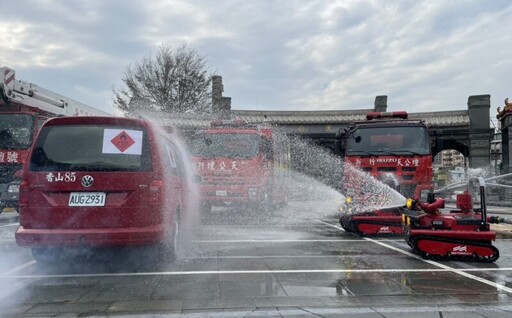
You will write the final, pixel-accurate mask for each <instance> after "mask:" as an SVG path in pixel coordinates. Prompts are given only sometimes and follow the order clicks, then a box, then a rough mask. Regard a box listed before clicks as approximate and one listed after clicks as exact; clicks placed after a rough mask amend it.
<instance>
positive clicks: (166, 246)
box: [156, 212, 181, 263]
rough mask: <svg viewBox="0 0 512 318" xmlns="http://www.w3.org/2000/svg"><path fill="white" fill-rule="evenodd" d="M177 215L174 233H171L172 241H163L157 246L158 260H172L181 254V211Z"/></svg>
mask: <svg viewBox="0 0 512 318" xmlns="http://www.w3.org/2000/svg"><path fill="white" fill-rule="evenodd" d="M176 215H177V217H176V219H175V220H174V226H173V231H172V234H171V235H170V237H169V238H170V239H171V241H169V242H162V243H160V244H158V245H157V246H156V250H157V251H156V253H157V259H158V262H164V263H167V262H170V261H174V260H176V259H177V258H178V256H179V254H180V235H181V233H180V228H181V220H180V214H179V212H178V213H177V214H176Z"/></svg>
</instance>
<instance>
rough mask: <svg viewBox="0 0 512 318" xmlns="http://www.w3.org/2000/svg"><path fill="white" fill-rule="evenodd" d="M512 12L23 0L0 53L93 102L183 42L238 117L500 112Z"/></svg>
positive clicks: (6, 25)
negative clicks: (374, 107) (483, 98)
mask: <svg viewBox="0 0 512 318" xmlns="http://www.w3.org/2000/svg"><path fill="white" fill-rule="evenodd" d="M14 6H16V7H15V8H16V10H17V11H16V12H18V13H17V14H16V15H13V14H9V12H12V10H14ZM511 16H512V5H511V4H509V2H508V1H493V2H482V1H465V2H447V1H393V2H383V1H370V0H369V1H345V0H344V1H329V2H325V1H321V0H316V1H313V0H304V1H302V0H290V1H272V0H260V1H236V0H229V1H217V2H215V3H214V4H213V5H212V3H211V2H209V1H202V0H192V1H185V0H160V1H149V2H148V1H137V0H127V1H115V0H114V1H92V0H91V1H75V2H55V1H49V0H39V1H26V0H20V1H16V4H13V3H9V2H4V3H2V4H0V41H1V43H2V46H0V56H2V63H3V65H6V66H9V67H12V68H15V69H16V70H17V71H19V70H23V74H24V79H25V78H29V79H30V78H34V79H37V80H38V81H39V82H38V84H41V85H42V86H45V85H43V84H44V83H45V82H46V81H48V82H50V83H51V84H52V85H54V84H55V85H56V86H55V87H53V88H54V90H56V91H60V92H66V93H67V92H69V93H74V94H77V96H78V97H82V98H84V99H85V100H87V101H89V102H91V103H94V104H104V103H111V98H106V97H107V96H111V87H112V86H118V85H119V83H120V78H121V77H122V75H123V72H124V70H125V69H126V67H127V66H129V65H131V64H134V63H137V62H138V61H140V60H141V59H142V58H143V57H145V56H148V55H150V54H153V53H154V52H156V49H157V47H158V46H159V45H160V44H162V43H166V44H171V45H180V44H181V43H182V42H187V43H188V45H189V47H191V48H194V49H196V50H198V52H199V53H200V54H201V55H205V56H206V57H207V60H208V62H209V63H210V65H211V68H212V71H215V72H216V73H217V74H219V75H221V76H223V78H224V87H225V92H224V94H225V96H231V97H232V103H233V107H234V108H237V109H267V110H279V109H281V110H294V109H295V110H308V109H309V110H313V109H318V110H320V109H354V108H366V107H369V106H371V104H372V103H373V100H374V97H375V96H376V95H381V94H387V95H388V96H389V104H390V107H391V108H393V109H395V108H400V107H406V108H407V107H408V108H409V109H407V110H418V111H420V110H421V111H422V110H439V109H465V108H466V101H467V97H468V96H469V95H476V94H491V95H492V98H493V99H492V100H493V103H498V105H496V107H497V106H501V105H502V100H503V99H504V98H505V97H506V96H510V97H512V92H511V91H510V90H511V88H510V84H508V83H509V82H510V75H509V73H510V69H511V64H512V56H511V55H510V54H509V53H508V52H509V48H510V34H512V20H511V19H510V17H511ZM43 70H44V72H43ZM18 73H19V74H21V72H18ZM45 74H58V78H60V80H59V81H55V76H54V77H53V78H48V77H49V75H46V76H48V77H45ZM65 78H68V80H67V81H66V80H64V79H65ZM46 86H48V85H46ZM78 97H75V99H79V98H78ZM493 108H494V107H493Z"/></svg>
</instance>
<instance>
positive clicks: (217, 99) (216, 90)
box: [212, 75, 224, 113]
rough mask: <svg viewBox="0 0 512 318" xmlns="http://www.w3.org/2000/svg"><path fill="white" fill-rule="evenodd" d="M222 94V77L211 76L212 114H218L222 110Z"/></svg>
mask: <svg viewBox="0 0 512 318" xmlns="http://www.w3.org/2000/svg"><path fill="white" fill-rule="evenodd" d="M222 92H224V85H222V76H218V75H214V76H212V111H213V112H214V113H218V112H219V111H220V109H221V108H222Z"/></svg>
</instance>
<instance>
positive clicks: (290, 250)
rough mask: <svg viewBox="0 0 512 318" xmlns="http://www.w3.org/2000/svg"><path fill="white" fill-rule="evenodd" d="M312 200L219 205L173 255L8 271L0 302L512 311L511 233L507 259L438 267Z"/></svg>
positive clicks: (40, 311) (218, 313)
mask: <svg viewBox="0 0 512 318" xmlns="http://www.w3.org/2000/svg"><path fill="white" fill-rule="evenodd" d="M308 204H310V206H308ZM314 206H315V204H314V203H310V202H309V203H304V202H292V203H290V205H289V207H288V208H287V209H286V211H276V212H275V213H274V215H272V216H271V217H268V216H266V217H258V216H254V215H252V216H248V215H247V214H243V213H242V214H237V215H238V217H234V216H233V214H234V213H238V212H239V211H237V210H236V209H229V208H222V209H220V208H219V209H214V211H213V213H212V214H211V215H209V216H208V217H206V218H203V219H202V220H201V223H200V224H198V225H197V228H196V229H197V231H196V232H195V233H194V235H193V236H190V240H191V241H190V242H189V244H188V248H187V250H186V251H184V253H183V255H182V257H181V258H178V259H177V260H175V261H172V260H168V261H164V262H161V263H157V262H152V261H151V259H150V258H149V257H146V256H145V255H144V253H142V252H141V251H131V252H130V253H129V252H128V251H125V250H117V251H109V252H105V254H104V255H101V257H97V258H96V259H94V258H92V259H88V260H87V261H84V262H76V261H75V262H65V263H62V264H57V265H56V266H43V265H40V264H35V265H31V266H28V267H26V268H23V269H20V270H18V271H16V272H15V273H11V274H10V275H2V276H0V282H1V285H2V286H3V287H4V288H7V287H10V286H16V285H19V286H20V287H19V288H18V290H17V291H16V290H15V291H14V292H13V293H11V294H10V296H9V297H8V298H4V299H3V305H2V308H3V309H4V312H8V313H12V314H13V315H14V314H15V315H21V316H31V315H32V316H36V315H38V316H46V315H50V314H56V313H60V314H73V313H78V314H82V315H93V316H94V315H97V316H103V315H107V314H141V313H149V312H151V313H166V315H171V314H172V313H175V314H176V315H179V314H182V315H184V316H186V315H193V314H194V313H205V312H207V313H209V314H211V315H212V316H214V317H224V316H223V315H222V313H224V314H227V313H230V314H229V315H231V316H235V317H238V316H248V317H251V315H253V316H262V315H263V316H266V315H269V316H277V314H279V315H283V316H287V315H288V316H293V315H297V316H308V315H311V316H313V315H317V316H326V317H329V316H330V317H343V315H347V316H348V315H349V314H350V315H352V314H354V315H355V314H359V315H360V316H362V317H372V316H373V315H377V316H375V317H391V316H394V314H397V313H402V314H403V313H404V312H408V314H407V315H406V314H404V315H405V316H404V317H425V316H427V317H428V315H427V313H428V314H430V313H432V314H436V315H437V316H435V317H439V312H443V311H445V313H461V315H462V313H465V314H467V313H468V311H471V312H472V313H473V314H475V315H476V316H475V317H480V316H478V315H480V314H479V313H480V312H492V313H493V317H508V316H510V315H512V299H511V297H512V296H511V295H512V289H510V288H512V284H511V282H512V279H511V278H510V277H512V268H511V267H510V264H511V258H512V253H511V252H512V248H511V244H510V242H512V240H508V239H500V240H498V241H497V242H496V246H497V247H498V248H499V249H500V252H501V258H500V259H499V260H498V261H497V262H496V263H495V264H482V263H457V262H442V263H441V266H439V265H438V263H436V262H427V261H424V260H422V259H419V258H415V257H412V256H410V255H408V254H407V253H408V252H410V248H409V247H408V246H407V244H405V242H404V241H403V239H400V238H387V239H378V240H376V241H378V242H380V243H382V244H384V245H379V244H376V243H375V242H374V240H373V239H372V240H367V239H362V238H359V237H357V236H354V235H352V234H347V233H344V232H343V231H342V230H340V229H339V228H337V224H336V218H335V216H332V215H331V216H330V217H329V216H326V215H321V216H320V217H318V218H317V217H316V216H314V215H313V216H309V217H307V214H308V211H311V210H313V207H314ZM317 208H318V207H317ZM331 211H332V210H331ZM244 213H247V212H244ZM326 214H327V213H326ZM240 215H241V216H242V217H243V218H244V219H245V221H244V222H243V225H242V223H240V220H239V216H240ZM386 246H391V247H395V248H398V249H400V250H402V251H403V252H404V253H401V252H397V251H396V250H393V249H391V248H388V247H386ZM11 248H12V247H11ZM23 251H24V253H26V251H25V250H23ZM109 253H110V254H109ZM96 256H100V255H96ZM27 261H30V259H28V260H27ZM462 274H471V275H473V276H474V277H475V278H472V277H473V276H472V277H468V276H464V275H462ZM493 284H496V285H493ZM507 288H508V289H507ZM247 308H250V309H248V310H247ZM434 309H435V310H434ZM246 310H247V311H246ZM482 317H483V315H482Z"/></svg>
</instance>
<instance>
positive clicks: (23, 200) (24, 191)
mask: <svg viewBox="0 0 512 318" xmlns="http://www.w3.org/2000/svg"><path fill="white" fill-rule="evenodd" d="M28 188H29V185H28V182H27V181H25V180H23V181H21V183H20V193H19V205H20V207H24V206H25V207H26V206H27V205H28Z"/></svg>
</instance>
